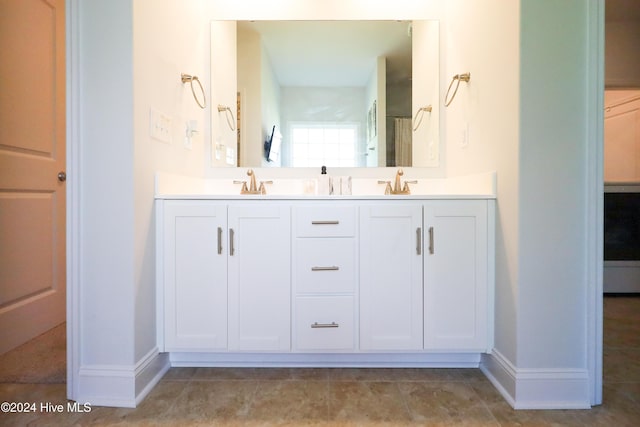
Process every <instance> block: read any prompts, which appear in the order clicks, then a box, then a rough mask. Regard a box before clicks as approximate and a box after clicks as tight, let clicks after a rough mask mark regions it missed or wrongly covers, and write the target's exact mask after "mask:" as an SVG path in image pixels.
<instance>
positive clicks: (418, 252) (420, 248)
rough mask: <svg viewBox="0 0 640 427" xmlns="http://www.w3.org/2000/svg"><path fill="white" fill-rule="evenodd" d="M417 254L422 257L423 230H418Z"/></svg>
mask: <svg viewBox="0 0 640 427" xmlns="http://www.w3.org/2000/svg"><path fill="white" fill-rule="evenodd" d="M416 253H417V254H418V255H422V229H421V228H420V227H418V228H416Z"/></svg>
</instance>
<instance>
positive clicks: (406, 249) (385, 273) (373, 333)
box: [360, 202, 423, 350]
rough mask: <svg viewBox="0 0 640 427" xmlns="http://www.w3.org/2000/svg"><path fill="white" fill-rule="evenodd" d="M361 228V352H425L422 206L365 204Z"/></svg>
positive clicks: (361, 214) (361, 210)
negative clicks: (423, 350) (423, 349)
mask: <svg viewBox="0 0 640 427" xmlns="http://www.w3.org/2000/svg"><path fill="white" fill-rule="evenodd" d="M360 227H361V229H360V348H361V349H362V350H417V349H421V348H422V347H423V344H422V339H423V333H422V326H423V321H422V253H421V252H422V245H421V239H422V206H420V205H398V204H397V202H394V203H388V204H380V205H373V206H361V208H360Z"/></svg>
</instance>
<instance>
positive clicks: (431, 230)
mask: <svg viewBox="0 0 640 427" xmlns="http://www.w3.org/2000/svg"><path fill="white" fill-rule="evenodd" d="M434 252H435V249H434V244H433V227H429V253H430V254H431V255H433V253H434Z"/></svg>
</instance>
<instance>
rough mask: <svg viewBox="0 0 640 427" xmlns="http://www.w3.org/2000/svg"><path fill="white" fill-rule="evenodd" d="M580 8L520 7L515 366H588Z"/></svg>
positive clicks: (547, 2) (532, 2)
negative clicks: (518, 195) (517, 275)
mask: <svg viewBox="0 0 640 427" xmlns="http://www.w3.org/2000/svg"><path fill="white" fill-rule="evenodd" d="M587 8H588V2H584V1H583V0H573V1H562V2H558V1H554V0H544V1H540V0H524V1H523V2H522V18H521V49H522V52H521V59H520V64H521V65H520V75H521V93H520V96H521V100H520V126H521V127H520V150H521V151H520V202H519V205H520V206H519V207H520V221H521V222H520V244H519V251H518V257H519V262H520V274H519V276H520V280H519V283H518V288H519V312H518V337H522V338H520V339H519V349H518V359H517V363H518V366H519V367H520V366H522V367H527V368H542V367H546V368H563V367H574V368H586V357H585V353H586V341H585V340H586V301H587V277H586V269H587V260H586V251H585V248H586V247H587V240H586V239H587V237H586V236H587V233H585V231H586V220H587V216H586V215H585V212H587V211H588V209H589V207H588V206H587V204H586V200H587V177H586V170H587V165H586V161H585V159H586V155H587V150H588V149H589V147H588V146H587V144H586V141H588V139H587V125H588V124H587V115H586V111H587V110H586V105H587V103H588V100H589V98H588V70H587V69H586V67H585V66H584V64H585V63H586V62H587V60H588V53H587V37H585V34H584V33H583V32H580V31H576V30H575V29H576V28H582V27H585V26H586V22H587ZM541 44H542V45H544V46H545V49H543V50H542V49H540V48H539V46H540V45H541ZM549 64H553V66H549ZM559 93H561V94H562V96H556V94H559ZM550 99H552V100H553V101H552V102H550ZM541 124H544V125H543V126H541ZM541 231H543V232H541ZM548 349H553V351H549V350H548Z"/></svg>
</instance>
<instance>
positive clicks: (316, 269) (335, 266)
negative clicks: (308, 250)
mask: <svg viewBox="0 0 640 427" xmlns="http://www.w3.org/2000/svg"><path fill="white" fill-rule="evenodd" d="M335 270H340V267H338V266H337V265H332V266H331V267H311V271H335Z"/></svg>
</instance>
